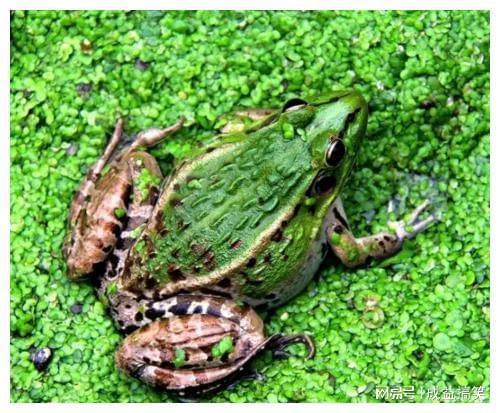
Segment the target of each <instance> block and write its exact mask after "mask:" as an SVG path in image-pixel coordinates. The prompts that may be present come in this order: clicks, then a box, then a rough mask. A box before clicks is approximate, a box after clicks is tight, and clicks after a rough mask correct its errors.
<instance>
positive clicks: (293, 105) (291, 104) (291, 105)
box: [283, 98, 307, 112]
mask: <svg viewBox="0 0 500 413" xmlns="http://www.w3.org/2000/svg"><path fill="white" fill-rule="evenodd" d="M304 106H307V102H306V101H305V100H303V99H299V98H293V99H290V100H289V101H288V102H286V103H285V105H284V106H283V112H291V111H293V110H297V109H300V108H303V107H304Z"/></svg>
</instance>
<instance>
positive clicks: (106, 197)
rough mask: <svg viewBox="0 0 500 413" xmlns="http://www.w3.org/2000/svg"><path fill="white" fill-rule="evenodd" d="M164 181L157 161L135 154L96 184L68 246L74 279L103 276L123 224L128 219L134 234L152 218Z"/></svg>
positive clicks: (67, 255) (67, 250) (77, 219)
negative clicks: (105, 263)
mask: <svg viewBox="0 0 500 413" xmlns="http://www.w3.org/2000/svg"><path fill="white" fill-rule="evenodd" d="M144 169H147V172H148V177H149V178H147V179H146V183H145V184H144V183H143V184H142V185H140V184H138V183H137V181H138V180H140V179H141V177H142V179H144V178H143V176H144ZM152 176H154V177H156V180H155V179H151V177H152ZM160 180H161V172H160V169H159V168H158V165H157V164H156V161H155V160H154V158H153V157H152V156H151V155H149V154H147V153H145V152H134V153H133V154H131V155H129V156H128V157H127V158H126V159H124V160H122V161H120V162H119V163H117V164H115V165H114V166H113V167H112V168H111V170H110V171H109V172H108V173H107V174H106V175H104V176H103V177H102V178H101V179H99V180H98V181H97V182H96V184H95V187H94V190H93V191H92V192H91V194H90V195H88V201H87V203H86V205H85V208H82V209H81V210H80V213H79V215H78V217H77V218H76V220H75V223H74V226H73V228H72V231H71V236H70V240H69V242H68V244H67V245H66V246H65V255H66V258H67V261H68V268H69V273H70V277H71V278H74V279H77V278H81V277H83V276H89V275H90V274H95V275H101V274H99V273H98V272H100V271H101V269H100V264H101V263H102V262H104V261H105V260H106V258H107V257H108V256H109V254H110V253H111V251H113V249H114V247H115V245H116V243H117V241H118V239H119V238H120V237H121V235H120V233H121V232H122V231H123V230H124V228H123V221H124V220H126V219H127V218H128V219H127V221H128V224H127V228H126V230H127V231H132V230H133V229H135V228H136V227H138V226H139V225H140V224H142V223H144V222H145V221H146V220H147V217H149V215H148V214H150V213H151V208H152V206H151V202H154V201H155V200H156V197H157V195H158V185H159V181H160Z"/></svg>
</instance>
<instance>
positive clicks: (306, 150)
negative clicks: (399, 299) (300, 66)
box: [64, 92, 433, 394]
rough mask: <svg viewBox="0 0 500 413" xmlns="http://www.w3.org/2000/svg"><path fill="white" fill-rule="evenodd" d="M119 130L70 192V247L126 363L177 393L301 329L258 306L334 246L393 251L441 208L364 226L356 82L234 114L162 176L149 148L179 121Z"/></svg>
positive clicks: (218, 383)
mask: <svg viewBox="0 0 500 413" xmlns="http://www.w3.org/2000/svg"><path fill="white" fill-rule="evenodd" d="M182 123H183V119H180V120H179V121H178V122H177V123H176V124H174V125H173V126H171V127H168V128H165V129H149V130H146V131H144V132H141V133H139V134H138V135H137V136H136V137H135V139H134V140H133V141H132V142H130V141H129V142H127V141H126V140H122V139H121V135H122V130H123V121H122V120H121V119H120V120H118V123H117V124H116V128H115V131H114V133H113V136H112V137H111V140H110V142H109V144H108V145H107V147H106V149H105V151H104V154H103V155H102V157H101V158H100V159H99V160H98V161H97V163H96V164H95V165H94V166H93V167H92V168H91V169H90V171H89V172H88V174H87V177H86V179H85V180H84V181H83V183H82V185H81V187H80V188H79V190H78V192H77V193H76V195H75V197H74V199H73V202H72V204H71V210H70V219H69V226H70V231H69V234H68V237H67V239H66V241H65V246H64V254H65V257H66V259H67V263H68V268H69V275H70V277H71V279H73V280H79V279H89V278H91V279H93V280H94V281H95V282H96V284H97V286H98V287H97V289H98V294H99V295H100V297H101V298H102V299H103V300H104V301H105V302H107V304H108V307H109V310H110V312H111V314H112V316H113V318H114V320H115V321H116V324H117V326H118V327H119V329H120V330H121V331H122V332H124V333H125V334H128V336H127V337H126V338H125V339H124V341H123V343H122V344H121V346H120V348H119V349H118V351H117V353H116V361H117V364H118V366H119V367H120V369H122V370H124V371H125V372H127V373H129V374H130V375H132V376H135V377H138V378H139V379H141V380H142V381H144V382H146V383H149V384H151V385H154V386H157V387H160V388H162V389H166V390H174V391H178V392H179V393H180V394H187V393H190V394H201V393H204V392H208V391H213V390H216V389H218V388H220V387H222V386H224V385H227V384H228V383H230V382H231V381H232V380H234V379H235V378H236V377H237V376H238V375H239V374H240V373H241V372H242V371H243V370H244V368H245V367H247V366H248V363H249V361H250V360H252V359H253V358H254V357H255V356H256V355H257V354H258V353H260V352H261V351H263V350H264V349H270V350H273V351H274V352H275V354H278V353H279V354H281V355H283V353H284V351H283V349H284V347H285V346H287V345H288V344H290V343H297V342H301V343H304V344H305V345H307V347H308V349H309V356H312V355H313V353H314V347H313V344H312V341H311V340H310V339H309V338H308V336H306V335H305V334H294V335H291V336H286V335H282V334H275V335H272V336H270V337H266V335H265V333H264V329H263V322H262V320H261V318H260V317H259V315H258V314H257V312H256V310H257V311H260V310H266V309H271V308H274V307H277V306H279V305H281V304H283V303H284V302H286V301H287V300H289V299H290V298H292V297H293V296H295V295H296V294H297V293H299V292H300V291H301V290H302V289H303V288H304V286H306V284H307V283H308V282H309V281H310V280H311V278H312V277H313V275H314V273H315V272H316V271H317V269H318V266H319V265H320V263H321V261H322V260H323V258H324V257H325V254H326V253H327V251H328V250H331V251H332V252H333V253H334V254H335V255H337V256H338V257H339V258H340V260H341V261H342V263H343V264H344V265H346V266H348V267H355V266H358V265H362V264H364V263H366V262H367V261H368V260H369V259H371V258H385V257H388V256H390V255H392V254H394V253H395V252H397V251H398V250H399V249H400V247H401V245H402V242H403V240H404V239H405V238H409V237H412V236H414V235H415V234H417V233H418V232H420V231H421V230H422V229H424V228H425V227H426V226H427V225H429V224H430V223H431V221H432V219H433V218H432V216H430V217H428V218H427V219H424V220H418V215H419V214H420V213H421V211H422V210H423V209H424V208H425V207H426V205H427V203H425V204H423V205H421V206H420V207H419V208H417V209H416V210H415V212H414V213H413V215H412V217H411V219H410V222H406V223H404V222H396V223H392V224H393V230H392V231H389V232H387V233H380V234H376V235H372V236H368V237H364V238H356V237H354V236H353V234H352V233H351V231H350V230H349V225H348V223H347V219H346V217H345V213H344V210H343V207H342V203H341V201H340V197H339V195H340V193H341V191H342V188H344V186H345V185H346V181H347V178H348V176H349V173H350V171H351V169H352V167H353V164H354V162H355V159H356V155H357V153H358V151H359V150H360V149H361V146H362V143H363V136H364V134H365V129H366V123H367V106H366V103H365V101H364V99H363V98H362V96H361V95H359V94H358V93H356V92H335V93H332V94H331V95H329V96H325V97H322V98H318V99H313V100H311V101H307V102H306V101H304V100H302V99H292V100H290V101H288V102H287V103H286V104H285V105H284V106H283V108H281V109H280V110H262V109H260V110H246V111H242V112H236V113H234V114H233V115H232V116H227V117H226V121H225V124H223V127H222V129H221V131H222V133H221V134H219V135H217V136H216V137H215V138H214V139H212V140H210V141H209V142H207V143H206V144H205V145H204V146H203V147H200V148H198V149H197V150H195V151H194V153H192V154H191V155H190V156H189V157H188V158H187V159H184V160H182V162H179V163H178V164H177V165H175V168H174V171H173V172H172V174H171V175H170V176H168V177H166V178H164V177H163V176H162V173H161V171H160V168H159V167H158V165H157V163H156V161H155V159H154V158H153V157H152V156H151V155H149V154H148V153H146V152H144V149H145V148H147V147H149V146H152V145H155V144H157V143H158V142H160V141H161V140H162V139H164V138H165V137H167V136H169V135H171V134H172V133H174V132H176V131H177V130H179V129H180V128H181V126H182Z"/></svg>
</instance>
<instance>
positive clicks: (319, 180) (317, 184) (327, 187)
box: [313, 172, 337, 195]
mask: <svg viewBox="0 0 500 413" xmlns="http://www.w3.org/2000/svg"><path fill="white" fill-rule="evenodd" d="M336 183H337V180H336V179H335V176H334V175H331V174H328V173H326V172H320V173H319V174H318V176H317V177H316V180H315V181H314V184H313V190H314V193H315V194H316V195H325V194H326V193H328V192H330V191H331V190H332V189H333V188H335V184H336Z"/></svg>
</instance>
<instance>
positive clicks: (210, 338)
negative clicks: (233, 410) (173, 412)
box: [116, 294, 266, 392]
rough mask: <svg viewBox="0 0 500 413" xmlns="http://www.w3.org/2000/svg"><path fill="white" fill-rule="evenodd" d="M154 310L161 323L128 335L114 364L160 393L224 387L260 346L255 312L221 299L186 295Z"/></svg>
mask: <svg viewBox="0 0 500 413" xmlns="http://www.w3.org/2000/svg"><path fill="white" fill-rule="evenodd" d="M154 308H155V312H156V313H161V314H162V317H163V318H161V319H156V320H155V321H153V322H151V323H149V324H147V325H145V326H144V327H142V328H140V329H138V330H136V331H135V332H134V333H132V334H131V335H130V336H128V337H127V338H126V339H125V340H124V342H123V343H122V345H121V346H120V348H119V349H118V351H117V354H116V360H117V364H118V366H119V367H120V368H121V369H122V370H124V371H125V372H127V373H129V374H131V375H132V376H136V377H138V378H140V379H141V380H143V381H144V382H146V383H149V384H153V385H155V386H158V387H161V388H164V389H168V390H187V391H189V390H190V389H191V390H193V391H194V392H202V391H203V390H202V388H204V387H206V386H208V387H210V389H211V390H213V389H214V388H216V387H217V386H222V385H224V384H227V383H226V381H225V380H224V379H226V378H227V377H228V376H230V375H232V373H236V372H237V371H239V370H240V369H243V367H244V365H245V364H246V363H247V362H248V361H249V360H250V359H251V358H252V357H253V356H254V355H256V354H257V353H258V352H259V351H260V350H262V348H263V346H264V345H265V343H266V339H265V336H264V332H263V323H262V320H261V319H260V318H259V316H258V315H257V313H255V311H253V310H252V309H251V308H250V307H248V306H240V305H237V304H236V303H235V302H233V301H231V300H228V299H226V298H222V297H214V296H203V295H194V294H193V295H190V294H186V295H179V296H177V297H173V298H170V299H169V300H167V301H166V302H165V303H155V304H154Z"/></svg>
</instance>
